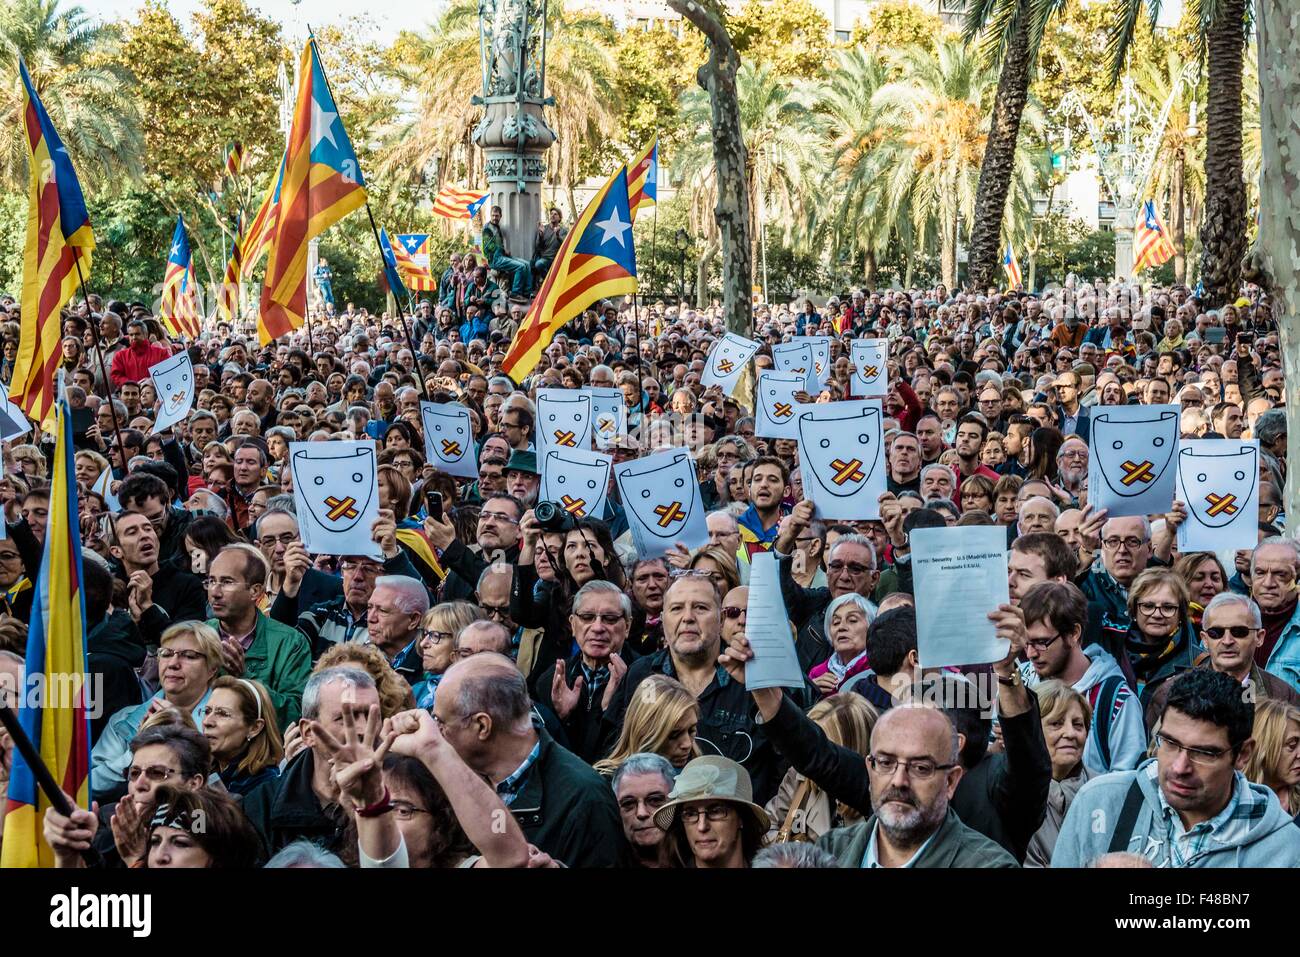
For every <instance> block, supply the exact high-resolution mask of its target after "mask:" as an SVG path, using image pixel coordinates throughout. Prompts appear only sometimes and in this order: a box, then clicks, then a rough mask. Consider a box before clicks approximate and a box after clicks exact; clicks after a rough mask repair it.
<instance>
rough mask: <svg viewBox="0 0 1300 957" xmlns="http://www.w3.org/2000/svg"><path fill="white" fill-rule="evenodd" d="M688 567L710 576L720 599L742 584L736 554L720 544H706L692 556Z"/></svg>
mask: <svg viewBox="0 0 1300 957" xmlns="http://www.w3.org/2000/svg"><path fill="white" fill-rule="evenodd" d="M686 567H687V568H688V569H690V570H691V571H701V572H704V573H705V574H706V575H708V576H709V578H710V580H712V582H713V587H714V589H716V590H717V592H718V601H722V599H724V598H726V597H727V592H729V591H731V589H733V588H738V587H739V586H740V567H739V566H738V565H737V564H736V556H735V555H733V554H731V553H729V552H728V551H727V550H726V549H725V548H723V547H721V546H720V545H705V546H704V547H703V548H701V549H699V550H698V551H697V552H696V553H695V554H694V555H692V556H691V560H690V561H689V562H688V563H687V565H686Z"/></svg>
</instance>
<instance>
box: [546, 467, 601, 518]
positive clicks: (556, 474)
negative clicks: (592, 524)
mask: <svg viewBox="0 0 1300 957" xmlns="http://www.w3.org/2000/svg"><path fill="white" fill-rule="evenodd" d="M609 463H610V460H609V459H608V458H601V459H600V460H599V461H597V462H596V463H595V464H594V465H593V464H590V463H588V462H585V461H579V460H577V459H576V458H573V457H571V456H566V455H565V454H564V453H563V452H557V451H554V450H552V451H550V452H547V453H546V461H545V464H544V465H543V467H542V494H541V495H540V496H539V497H540V498H542V499H545V500H550V501H553V502H559V503H560V504H561V505H562V506H563V507H564V510H565V511H567V512H568V513H569V514H570V515H572V516H573V517H574V518H585V517H586V516H588V515H592V514H599V512H600V511H602V510H603V508H604V504H605V493H606V492H607V491H608V490H609Z"/></svg>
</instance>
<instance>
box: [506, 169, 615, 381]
mask: <svg viewBox="0 0 1300 957" xmlns="http://www.w3.org/2000/svg"><path fill="white" fill-rule="evenodd" d="M636 289H637V282H636V247H635V246H634V245H633V243H632V213H631V209H630V208H629V206H628V190H627V169H626V168H620V169H619V171H618V172H617V173H615V174H614V175H613V176H612V177H610V179H609V180H608V181H607V182H606V183H605V185H604V186H602V187H601V189H600V191H599V192H598V193H596V195H595V196H594V197H593V198H592V200H591V202H590V203H589V204H588V205H587V208H586V209H584V210H583V211H582V215H581V216H579V217H578V221H577V223H575V224H574V227H573V229H571V230H569V234H568V235H567V236H566V237H565V238H564V243H563V244H562V245H561V246H560V251H559V253H558V254H557V255H556V257H555V261H554V262H553V263H551V269H550V272H548V273H547V274H546V278H545V279H544V280H543V281H542V286H541V288H540V289H539V290H538V291H537V298H535V299H534V300H533V304H532V306H531V307H529V309H528V314H527V315H526V316H524V320H523V322H521V323H520V324H519V331H518V332H516V333H515V338H514V340H513V341H512V342H511V343H510V349H509V351H508V352H507V353H506V358H505V362H503V363H502V366H501V369H502V371H503V372H505V374H506V375H508V376H510V377H511V378H512V379H514V380H515V381H516V382H518V381H520V380H521V379H522V378H523V377H524V376H526V375H527V374H528V373H529V372H531V371H532V370H533V368H534V367H535V366H536V365H537V360H538V358H539V357H540V356H541V354H542V350H543V349H545V348H546V347H547V346H548V345H550V343H551V339H552V338H553V337H554V336H555V333H556V330H558V329H559V328H560V327H561V326H563V325H564V324H565V323H566V322H568V321H569V320H570V319H573V318H574V317H575V316H578V315H581V314H582V311H583V310H584V309H586V308H587V307H588V306H590V305H591V304H592V303H593V302H596V301H597V300H599V299H603V298H606V297H609V296H630V295H632V294H633V293H635V292H636Z"/></svg>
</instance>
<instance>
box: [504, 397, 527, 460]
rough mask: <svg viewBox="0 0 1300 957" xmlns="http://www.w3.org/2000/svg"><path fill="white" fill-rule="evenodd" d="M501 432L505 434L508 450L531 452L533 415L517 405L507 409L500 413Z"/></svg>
mask: <svg viewBox="0 0 1300 957" xmlns="http://www.w3.org/2000/svg"><path fill="white" fill-rule="evenodd" d="M501 431H502V432H503V433H505V437H506V441H507V442H509V443H510V448H512V449H514V450H515V451H516V452H528V451H531V450H532V447H533V443H532V435H533V413H532V412H530V411H529V410H528V409H526V408H524V407H523V406H522V405H519V404H514V405H511V406H509V407H507V408H506V409H505V410H504V411H502V413H501Z"/></svg>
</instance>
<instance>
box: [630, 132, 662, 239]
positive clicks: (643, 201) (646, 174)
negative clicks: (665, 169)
mask: <svg viewBox="0 0 1300 957" xmlns="http://www.w3.org/2000/svg"><path fill="white" fill-rule="evenodd" d="M658 200H659V137H657V136H656V137H655V138H654V139H653V140H651V141H650V145H649V146H648V147H646V149H645V150H643V151H642V152H641V153H640V154H639V155H638V156H636V157H635V158H634V159H633V160H632V162H630V163H628V164H627V205H628V209H629V210H631V212H632V219H633V221H635V220H636V217H637V214H638V213H640V212H641V210H642V209H644V208H645V207H646V206H653V205H654V204H655V203H656V202H658Z"/></svg>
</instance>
